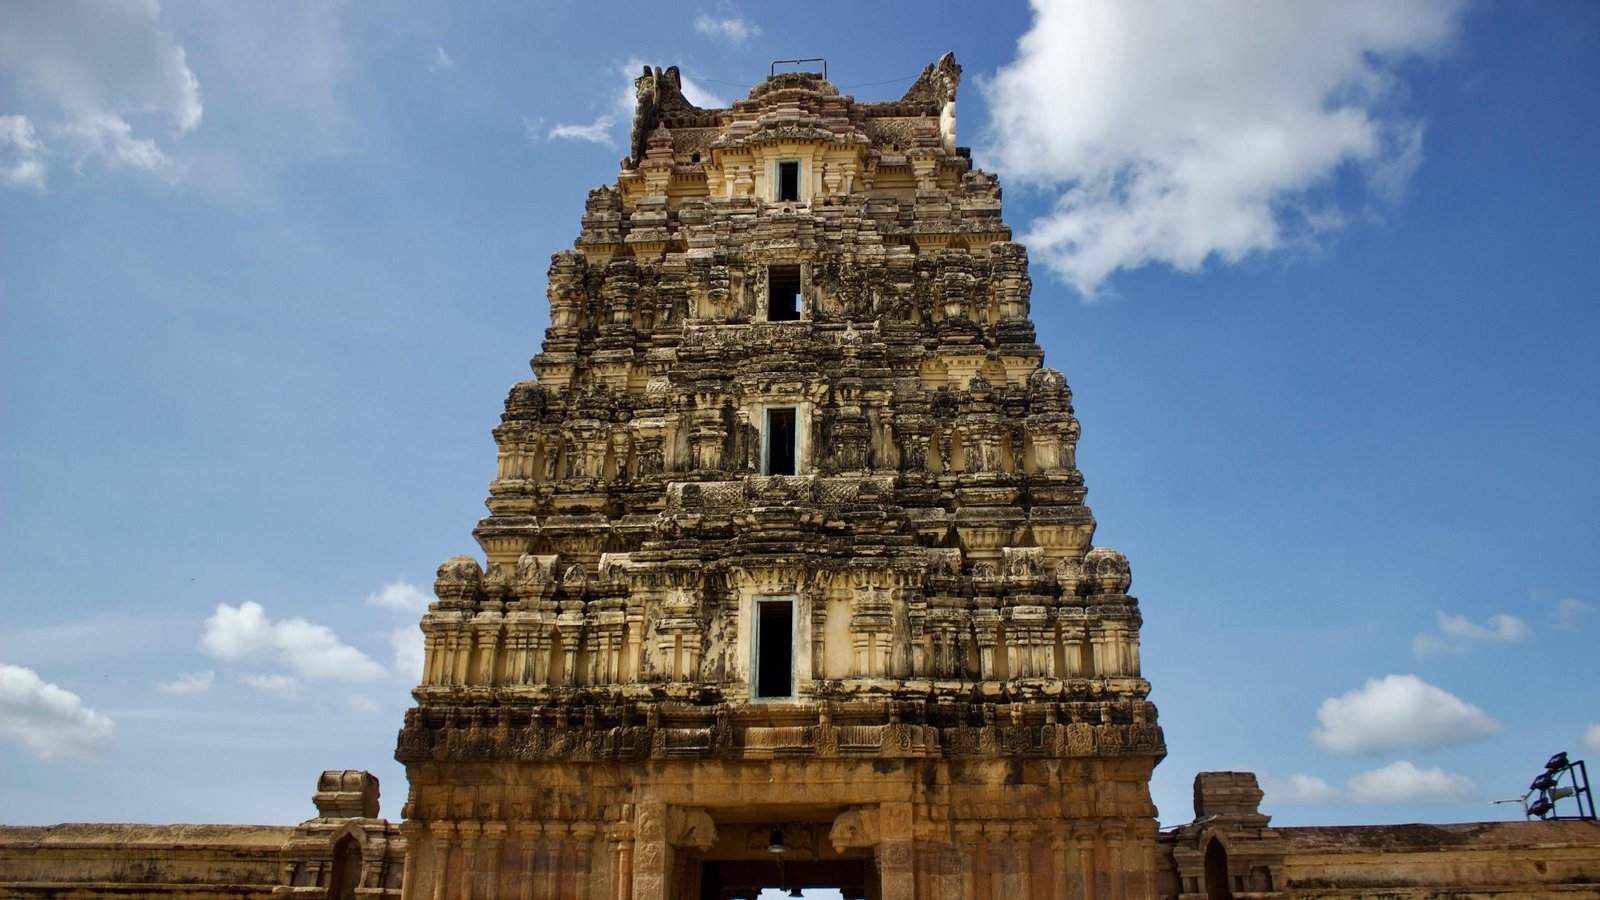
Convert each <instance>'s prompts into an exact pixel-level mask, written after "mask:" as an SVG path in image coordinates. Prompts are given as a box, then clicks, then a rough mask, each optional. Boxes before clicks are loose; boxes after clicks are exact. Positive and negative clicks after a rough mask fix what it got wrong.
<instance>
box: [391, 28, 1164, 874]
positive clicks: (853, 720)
mask: <svg viewBox="0 0 1600 900" xmlns="http://www.w3.org/2000/svg"><path fill="white" fill-rule="evenodd" d="M960 75H961V69H960V67H959V66H957V65H956V64H955V61H954V59H953V58H951V57H949V56H946V57H945V58H943V59H941V60H939V61H938V62H937V63H936V64H934V65H931V66H929V67H928V69H927V70H926V71H925V72H924V73H923V75H922V76H921V77H920V78H919V79H918V80H917V82H916V84H914V85H913V86H912V88H911V89H910V90H909V91H908V92H907V93H906V95H905V97H903V98H902V99H901V100H899V101H896V102H892V103H856V102H855V101H854V100H853V99H852V98H850V97H848V96H843V95H841V94H840V93H839V91H838V90H837V89H836V88H835V87H834V86H833V85H832V84H829V83H828V82H826V81H824V80H822V79H821V78H820V77H818V76H816V75H811V74H806V73H789V74H784V75H778V76H775V77H773V78H770V79H768V80H767V81H766V82H764V83H763V84H760V85H758V86H756V87H755V88H754V89H753V90H752V91H751V92H750V95H749V97H748V98H746V99H744V100H739V101H737V102H735V103H734V105H733V107H732V108H731V109H728V110H701V109H697V108H695V107H693V106H692V105H690V104H689V103H688V102H687V101H686V100H684V99H683V97H682V94H681V91H680V89H679V85H680V80H679V78H678V75H677V72H676V71H675V70H673V69H667V70H665V71H662V70H655V69H651V70H647V71H646V72H645V74H644V75H643V76H641V77H640V78H639V79H638V82H637V87H638V96H639V105H638V110H637V114H636V116H635V119H634V134H633V143H632V154H631V156H630V157H629V159H627V160H625V161H624V163H623V168H622V171H621V173H620V175H619V177H618V180H617V183H616V184H615V185H612V186H609V187H604V188H600V189H598V190H596V191H594V192H592V193H591V194H590V198H589V202H588V205H587V207H586V210H585V214H584V216H583V222H582V228H581V231H580V233H579V235H578V239H577V242H576V249H575V250H568V251H562V252H560V253H557V254H555V256H554V257H553V258H552V261H551V267H550V280H549V299H550V311H551V324H550V327H549V329H548V330H547V331H546V334H545V340H544V345H543V348H542V352H540V353H539V354H537V355H536V356H535V357H534V358H533V363H532V364H533V369H534V372H535V373H536V374H537V376H538V377H537V380H535V381H530V382H525V383H522V384H518V385H516V386H514V387H513V388H512V390H511V393H510V396H509V397H508V398H507V401H506V411H505V415H504V416H503V418H502V420H501V423H500V425H499V427H498V428H496V429H495V437H496V440H497V442H498V444H499V471H498V475H497V477H496V479H495V481H494V482H493V483H492V484H491V485H490V495H489V501H488V506H489V511H490V515H489V516H488V517H487V518H486V519H484V520H483V521H482V522H481V523H479V525H478V528H477V531H476V534H477V536H478V539H479V542H480V543H481V544H482V546H483V549H484V552H485V554H486V557H487V562H486V564H480V563H479V562H478V561H476V560H473V559H470V558H465V557H457V558H454V559H451V560H448V561H446V562H445V563H444V565H442V566H441V567H440V569H439V575H438V580H437V582H436V584H435V589H436V593H437V595H438V602H437V603H435V604H434V605H433V606H432V608H431V609H430V610H429V611H428V613H427V615H426V616H425V617H424V619H423V623H422V627H423V632H424V634H425V635H426V643H427V659H426V666H425V675H424V677H423V680H422V684H420V685H419V686H418V687H417V689H416V692H415V696H416V699H417V706H416V708H415V709H413V710H411V711H410V712H409V713H408V715H407V719H406V726H405V728H404V730H403V731H402V733H401V736H400V741H399V746H398V749H397V753H396V755H397V758H399V759H400V760H401V761H402V762H404V763H405V764H406V766H407V771H408V775H409V777H410V780H411V796H410V799H409V802H408V806H407V815H408V818H409V819H410V820H411V821H410V822H409V823H408V828H409V829H411V830H410V831H409V834H410V836H411V842H410V844H409V847H410V850H409V857H408V864H407V871H408V873H409V874H408V878H407V884H406V892H407V896H409V897H416V898H421V897H432V896H438V895H439V893H440V892H441V891H443V892H446V893H452V894H454V895H457V896H471V895H481V896H490V895H491V894H492V893H493V891H492V890H490V888H489V887H488V885H489V884H494V885H499V887H498V888H496V889H497V890H502V891H509V890H511V889H510V888H508V887H507V886H508V885H512V884H514V885H516V888H515V891H516V892H517V893H518V895H519V896H523V897H547V896H548V897H555V896H563V897H574V896H576V897H590V896H593V897H600V896H606V897H619V896H630V895H631V896H632V897H634V898H638V900H643V898H650V897H666V896H674V897H692V896H698V895H700V894H701V893H702V892H704V893H705V894H707V895H713V894H714V895H718V896H723V895H726V896H732V895H733V893H734V892H736V889H735V888H734V887H732V886H731V885H730V884H729V883H728V882H729V880H730V879H732V880H733V881H738V880H739V878H743V877H745V876H744V875H740V876H739V877H738V878H735V877H734V874H733V873H736V872H739V871H742V870H740V869H739V868H738V866H739V865H740V864H742V862H748V861H750V860H757V859H767V860H770V859H771V857H770V856H769V855H767V854H768V851H767V849H766V845H765V844H764V843H763V839H764V838H767V837H769V836H770V834H771V833H772V832H773V830H774V829H778V830H780V831H781V832H782V833H784V834H788V835H792V836H793V837H792V839H793V840H801V836H805V837H804V840H805V842H806V843H805V846H804V847H803V848H802V847H800V846H799V845H795V847H794V848H793V853H792V854H791V855H792V857H793V858H792V860H791V861H792V862H793V863H794V864H795V865H800V864H802V863H806V864H813V863H814V864H817V865H823V866H825V867H826V866H827V865H832V864H834V863H837V865H833V869H832V872H833V874H832V875H831V876H830V877H833V878H835V879H838V878H845V880H851V879H853V878H855V876H853V875H849V874H848V873H847V870H849V871H855V870H851V869H850V866H852V865H854V866H856V869H858V870H860V871H862V872H870V875H866V876H862V877H860V878H859V879H858V880H859V883H860V887H859V891H861V892H864V893H870V894H872V895H873V896H881V897H933V896H941V897H942V896H980V895H988V894H989V893H990V891H991V890H1001V891H1008V890H1023V889H1024V888H1025V887H1026V886H1027V885H1036V886H1037V890H1046V891H1047V892H1050V893H1053V894H1055V895H1060V896H1065V895H1066V894H1068V893H1069V892H1070V891H1072V890H1085V889H1089V888H1092V889H1093V891H1094V892H1095V895H1096V896H1100V897H1118V896H1147V895H1149V893H1150V891H1151V890H1153V877H1154V873H1153V870H1152V856H1151V853H1152V850H1153V847H1154V840H1155V830H1156V826H1155V820H1154V813H1155V810H1154V807H1153V806H1152V805H1151V803H1150V798H1149V791H1148V787H1147V785H1148V781H1149V776H1150V770H1151V768H1152V767H1153V766H1154V765H1155V764H1156V763H1157V762H1158V761H1159V760H1160V759H1161V757H1162V756H1163V755H1164V753H1165V747H1164V745H1163V742H1162V736H1161V731H1160V728H1159V727H1158V726H1157V724H1156V713H1155V708H1154V707H1153V706H1152V705H1151V704H1150V703H1149V702H1148V701H1147V700H1146V696H1147V694H1148V693H1149V689H1150V688H1149V684H1148V683H1147V682H1146V681H1145V680H1144V679H1143V678H1142V677H1141V675H1140V669H1139V652H1138V644H1139V625H1140V614H1139V608H1138V602H1137V601H1136V600H1135V599H1134V598H1133V597H1131V596H1129V595H1128V593H1127V591H1128V586H1129V581H1130V578H1129V574H1128V565H1127V560H1126V559H1125V558H1123V557H1122V555H1121V554H1119V553H1116V552H1115V551H1112V550H1108V549H1104V548H1094V547H1093V546H1092V538H1093V535H1094V517H1093V515H1092V514H1091V513H1090V511H1089V509H1088V507H1086V506H1085V505H1084V503H1083V500H1084V487H1083V478H1082V476H1081V475H1080V474H1079V472H1078V470H1077V467H1076V459H1075V453H1074V449H1075V446H1076V443H1077V438H1078V424H1077V421H1076V419H1074V417H1073V414H1072V395H1071V391H1070V390H1069V389H1068V387H1067V384H1066V381H1065V379H1063V378H1062V377H1061V375H1060V373H1057V372H1054V371H1052V370H1048V369H1044V368H1042V362H1043V353H1042V351H1041V350H1040V349H1039V346H1038V345H1037V344H1036V343H1035V341H1034V333H1033V326H1032V323H1031V322H1030V320H1029V318H1028V302H1029V292H1030V290H1031V282H1030V280H1029V276H1028V264H1027V253H1026V251H1025V250H1024V249H1023V248H1022V247H1021V245H1019V244H1016V243H1014V242H1012V241H1011V240H1010V237H1011V233H1010V229H1009V228H1008V227H1007V226H1006V225H1005V224H1004V222H1003V221H1002V220H1001V218H1000V204H999V197H1000V192H999V187H998V185H997V184H996V182H995V179H994V177H993V176H991V175H988V174H986V173H983V172H979V171H976V170H974V169H973V168H972V165H971V161H970V157H969V155H968V154H967V153H966V151H965V150H964V149H962V148H958V147H956V145H955V131H954V122H955V116H954V108H955V94H956V87H957V84H958V83H959V80H960ZM774 610H776V612H774ZM774 616H776V617H777V618H776V619H774V618H773V617H774ZM773 621H777V622H778V623H779V624H777V625H773V624H772V622H773ZM768 629H776V631H769V630H768ZM773 635H777V637H776V638H775V637H773ZM780 638H781V640H780V643H779V644H771V643H770V641H772V640H778V639H780ZM780 645H781V647H780ZM763 653H767V654H768V657H767V659H768V661H769V663H770V662H771V659H772V657H771V654H774V653H777V654H781V656H782V659H781V664H779V665H778V666H777V667H776V668H775V669H773V668H771V667H770V666H766V667H764V666H763V665H762V664H761V660H762V658H763ZM773 684H777V685H780V686H779V687H778V688H773V687H772V686H771V685H773ZM686 815H688V816H692V817H693V818H694V819H695V821H698V822H701V823H702V826H703V827H701V828H699V829H698V830H697V831H696V834H697V835H700V836H701V837H699V838H697V839H696V840H695V841H694V842H690V843H685V842H684V841H682V840H679V839H677V838H675V837H673V836H672V834H670V833H661V834H657V833H656V830H655V825H654V822H655V817H658V816H664V817H666V818H667V819H668V820H671V819H673V817H680V818H681V817H683V816H686ZM491 828H496V829H499V832H497V834H498V836H491V835H490V834H489V831H488V830H489V829H491ZM668 831H670V829H668ZM580 833H581V834H582V835H583V837H582V838H581V839H579V838H578V835H579V834H580ZM824 835H826V836H828V838H829V839H828V840H820V839H818V836H824ZM507 842H511V843H510V844H508V843H507ZM512 844H515V845H516V846H517V847H520V848H521V849H520V851H518V852H512V851H510V850H507V849H506V848H507V847H508V846H511V845H512ZM552 867H554V871H553V872H552V871H551V868H552ZM840 873H846V874H840ZM746 874H748V873H746ZM980 882H981V883H982V884H983V886H982V887H981V888H980V887H979V884H980ZM852 883H854V882H852ZM757 886H758V885H757ZM1074 886H1076V887H1074ZM745 887H750V885H745ZM1030 890H1032V889H1030Z"/></svg>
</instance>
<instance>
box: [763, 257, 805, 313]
mask: <svg viewBox="0 0 1600 900" xmlns="http://www.w3.org/2000/svg"><path fill="white" fill-rule="evenodd" d="M799 318H800V266H799V265H796V264H785V265H773V266H767V321H768V322H794V321H798V320H799Z"/></svg>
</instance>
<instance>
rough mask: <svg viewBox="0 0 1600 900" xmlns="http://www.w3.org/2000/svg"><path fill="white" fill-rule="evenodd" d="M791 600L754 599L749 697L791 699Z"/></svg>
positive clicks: (792, 636) (793, 662)
mask: <svg viewBox="0 0 1600 900" xmlns="http://www.w3.org/2000/svg"><path fill="white" fill-rule="evenodd" d="M795 606H796V603H795V598H793V597H757V598H755V603H753V604H752V608H751V611H752V612H753V613H754V615H753V616H752V617H751V618H752V620H753V621H752V622H751V629H750V632H751V635H752V638H753V640H752V641H751V650H750V696H751V697H752V698H753V699H756V700H778V699H784V698H788V697H793V696H794V682H795V658H794V648H795V631H796V628H795V622H796V620H795Z"/></svg>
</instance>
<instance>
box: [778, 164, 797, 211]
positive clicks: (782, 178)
mask: <svg viewBox="0 0 1600 900" xmlns="http://www.w3.org/2000/svg"><path fill="white" fill-rule="evenodd" d="M777 182H778V185H777V187H778V191H777V196H776V197H775V198H774V199H776V200H778V201H780V202H782V201H785V200H791V201H796V202H798V201H799V199H800V160H798V159H780V160H778V178H777Z"/></svg>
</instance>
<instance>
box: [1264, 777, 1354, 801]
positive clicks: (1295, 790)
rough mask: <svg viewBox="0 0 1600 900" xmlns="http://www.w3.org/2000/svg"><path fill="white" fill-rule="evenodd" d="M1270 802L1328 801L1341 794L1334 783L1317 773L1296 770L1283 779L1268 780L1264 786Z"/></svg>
mask: <svg viewBox="0 0 1600 900" xmlns="http://www.w3.org/2000/svg"><path fill="white" fill-rule="evenodd" d="M1263 791H1264V793H1265V794H1266V797H1267V799H1266V802H1268V803H1285V804H1287V803H1327V802H1328V801H1330V800H1333V799H1335V798H1337V797H1338V796H1339V791H1338V790H1337V789H1336V788H1334V786H1333V785H1331V784H1329V783H1327V782H1326V781H1323V780H1322V779H1321V778H1318V777H1317V776H1315V775H1306V774H1304V773H1301V772H1296V773H1294V774H1293V775H1290V776H1289V777H1288V778H1284V779H1282V780H1272V781H1268V782H1267V783H1266V785H1265V787H1264V788H1263Z"/></svg>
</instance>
